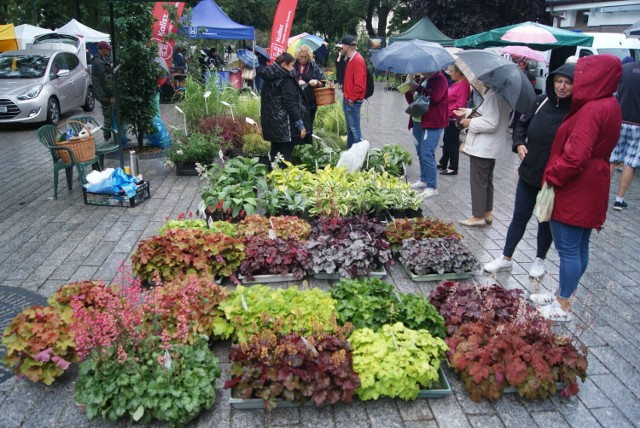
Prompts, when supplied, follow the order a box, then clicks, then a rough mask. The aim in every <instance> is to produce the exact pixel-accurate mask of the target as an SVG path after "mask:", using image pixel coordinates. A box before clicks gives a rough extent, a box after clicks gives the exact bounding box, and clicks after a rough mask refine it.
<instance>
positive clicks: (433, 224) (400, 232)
mask: <svg viewBox="0 0 640 428" xmlns="http://www.w3.org/2000/svg"><path fill="white" fill-rule="evenodd" d="M386 237H387V241H389V244H390V245H391V247H392V248H394V249H397V248H399V247H400V246H401V245H402V241H403V240H405V239H409V238H415V239H416V240H421V239H426V238H456V239H460V238H462V235H460V234H459V233H458V232H456V228H455V226H454V225H453V224H452V223H450V222H449V223H447V222H444V221H442V220H439V219H437V218H429V217H417V218H411V219H396V220H394V221H392V222H390V223H389V224H387V231H386Z"/></svg>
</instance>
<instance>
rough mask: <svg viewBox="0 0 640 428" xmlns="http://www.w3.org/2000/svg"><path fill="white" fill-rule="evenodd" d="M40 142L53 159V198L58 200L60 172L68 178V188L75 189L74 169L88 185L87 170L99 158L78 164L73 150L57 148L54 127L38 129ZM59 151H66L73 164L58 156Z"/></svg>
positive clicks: (81, 180) (82, 181)
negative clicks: (74, 168)
mask: <svg viewBox="0 0 640 428" xmlns="http://www.w3.org/2000/svg"><path fill="white" fill-rule="evenodd" d="M38 141H40V144H42V145H43V146H45V147H46V148H47V149H49V152H50V153H51V158H52V159H53V197H54V199H58V173H59V172H60V170H64V173H65V175H66V177H67V188H68V189H69V190H72V189H73V167H74V166H75V167H76V168H77V169H78V176H79V177H78V179H79V180H80V182H81V183H82V184H87V169H88V168H90V167H91V166H92V165H94V164H98V163H99V162H98V156H94V158H93V159H92V160H90V161H87V162H78V161H77V160H76V157H75V156H74V154H73V150H71V149H70V148H68V147H58V146H56V127H55V126H54V125H44V126H43V127H41V128H40V129H38ZM58 150H66V151H67V152H69V157H70V158H71V163H66V162H65V161H63V160H62V159H60V156H58Z"/></svg>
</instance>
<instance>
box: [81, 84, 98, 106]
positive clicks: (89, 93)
mask: <svg viewBox="0 0 640 428" xmlns="http://www.w3.org/2000/svg"><path fill="white" fill-rule="evenodd" d="M95 106H96V98H95V97H94V96H93V88H92V87H91V86H89V87H88V88H87V98H86V100H85V102H84V105H83V106H82V110H84V111H93V109H94V107H95Z"/></svg>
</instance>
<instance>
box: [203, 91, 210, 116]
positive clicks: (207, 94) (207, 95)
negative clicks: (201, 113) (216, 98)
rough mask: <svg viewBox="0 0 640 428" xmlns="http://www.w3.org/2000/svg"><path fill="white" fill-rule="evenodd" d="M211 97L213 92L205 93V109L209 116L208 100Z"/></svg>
mask: <svg viewBox="0 0 640 428" xmlns="http://www.w3.org/2000/svg"><path fill="white" fill-rule="evenodd" d="M210 95H211V91H207V92H205V93H204V107H205V109H206V110H207V116H209V103H208V101H207V98H209V96H210Z"/></svg>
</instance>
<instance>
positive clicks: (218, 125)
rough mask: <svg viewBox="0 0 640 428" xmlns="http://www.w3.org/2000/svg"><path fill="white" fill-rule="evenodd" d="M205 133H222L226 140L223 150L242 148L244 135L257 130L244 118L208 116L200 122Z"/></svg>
mask: <svg viewBox="0 0 640 428" xmlns="http://www.w3.org/2000/svg"><path fill="white" fill-rule="evenodd" d="M199 130H200V132H201V133H203V134H220V136H221V137H222V139H223V140H224V142H225V143H226V144H225V145H223V149H222V150H223V151H225V152H227V151H228V150H229V149H233V148H235V149H242V137H243V136H244V135H245V134H249V133H251V132H253V131H255V130H254V129H253V128H252V127H251V125H249V124H248V123H247V122H246V121H245V120H244V118H237V119H235V120H234V119H233V118H232V117H231V116H226V115H223V116H208V117H206V118H204V119H202V120H201V121H200V123H199Z"/></svg>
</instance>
